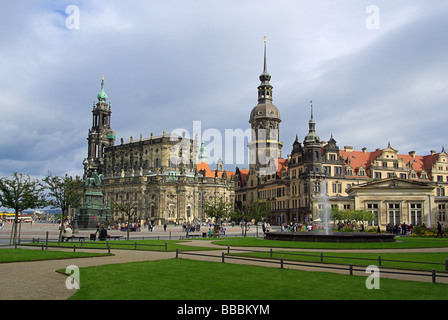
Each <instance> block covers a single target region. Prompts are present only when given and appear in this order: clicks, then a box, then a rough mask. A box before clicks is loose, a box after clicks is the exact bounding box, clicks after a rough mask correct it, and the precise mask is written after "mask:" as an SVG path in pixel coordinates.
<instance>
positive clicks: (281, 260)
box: [280, 258, 283, 269]
mask: <svg viewBox="0 0 448 320" xmlns="http://www.w3.org/2000/svg"><path fill="white" fill-rule="evenodd" d="M280 269H283V258H280Z"/></svg>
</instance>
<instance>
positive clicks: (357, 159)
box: [339, 150, 439, 173]
mask: <svg viewBox="0 0 448 320" xmlns="http://www.w3.org/2000/svg"><path fill="white" fill-rule="evenodd" d="M382 153H383V150H375V151H372V152H364V151H351V152H347V151H345V150H340V151H339V154H340V155H341V157H342V158H343V159H344V160H345V161H346V164H348V160H350V163H351V166H352V168H353V169H354V170H355V171H357V170H358V169H359V168H361V167H363V168H365V169H367V168H369V167H370V164H371V163H372V162H373V161H374V160H375V159H376V158H378V157H379V156H380V155H381V154H382ZM397 156H398V158H400V159H402V160H403V161H404V164H405V165H408V164H409V163H411V164H412V167H413V168H414V170H415V171H416V172H417V173H420V172H422V171H423V170H424V171H426V172H431V169H432V166H433V165H434V163H435V162H436V161H437V159H438V156H439V154H431V155H427V156H417V155H415V156H411V155H409V154H398V155H397Z"/></svg>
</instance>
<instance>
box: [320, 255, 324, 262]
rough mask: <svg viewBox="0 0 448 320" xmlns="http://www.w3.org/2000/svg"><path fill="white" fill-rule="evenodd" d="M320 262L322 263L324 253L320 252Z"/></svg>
mask: <svg viewBox="0 0 448 320" xmlns="http://www.w3.org/2000/svg"><path fill="white" fill-rule="evenodd" d="M320 262H322V263H323V262H324V253H323V252H321V253H320Z"/></svg>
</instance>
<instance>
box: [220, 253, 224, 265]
mask: <svg viewBox="0 0 448 320" xmlns="http://www.w3.org/2000/svg"><path fill="white" fill-rule="evenodd" d="M221 256H222V263H224V252H223V253H222V255H221Z"/></svg>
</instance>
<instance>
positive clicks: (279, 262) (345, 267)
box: [176, 246, 448, 283]
mask: <svg viewBox="0 0 448 320" xmlns="http://www.w3.org/2000/svg"><path fill="white" fill-rule="evenodd" d="M234 251H247V252H261V253H270V257H271V259H266V258H257V257H250V258H249V257H237V256H230V255H229V254H230V246H227V255H226V254H225V252H224V251H223V252H222V254H221V256H220V257H219V256H216V255H211V254H206V253H198V252H187V251H180V250H178V249H176V258H178V257H179V255H181V254H183V255H193V256H203V257H213V258H217V259H220V260H221V262H222V263H225V260H227V259H234V260H243V261H253V262H257V263H260V262H262V263H266V264H274V265H279V267H280V268H281V269H283V268H284V266H285V265H289V266H296V267H308V268H321V269H331V270H342V271H347V273H348V274H349V275H351V276H352V275H353V274H354V272H364V273H365V271H366V269H365V268H364V269H360V268H357V267H355V266H353V264H352V263H350V264H348V265H337V266H335V265H326V264H323V259H324V254H323V253H322V252H321V253H320V255H307V254H299V253H298V254H295V253H287V254H292V255H307V256H313V257H320V258H321V262H320V263H318V264H316V263H312V262H306V263H301V262H292V261H285V259H283V257H282V258H280V259H272V258H273V255H274V254H276V253H275V252H274V251H273V250H272V249H270V250H269V251H258V250H245V249H240V248H238V249H234ZM279 254H280V253H279ZM281 254H286V253H284V252H281ZM325 257H326V258H333V257H335V256H325ZM338 258H339V259H354V258H353V257H338ZM356 259H364V258H356ZM364 260H373V261H377V262H379V265H378V267H381V261H383V262H384V261H394V262H412V263H422V264H433V265H441V264H442V265H445V270H448V269H447V262H446V260H445V263H432V262H417V261H400V260H384V259H381V256H379V259H364ZM381 272H382V273H386V274H397V275H403V276H419V277H431V281H432V282H433V283H436V279H437V278H448V274H444V273H442V274H440V273H437V272H436V270H435V269H432V270H431V271H418V272H416V271H403V270H385V269H382V270H381Z"/></svg>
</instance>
